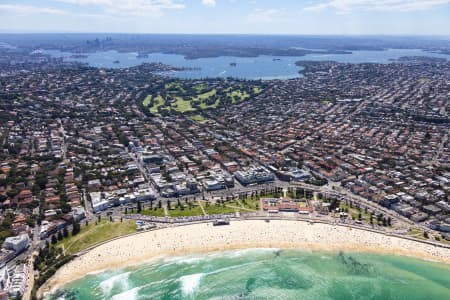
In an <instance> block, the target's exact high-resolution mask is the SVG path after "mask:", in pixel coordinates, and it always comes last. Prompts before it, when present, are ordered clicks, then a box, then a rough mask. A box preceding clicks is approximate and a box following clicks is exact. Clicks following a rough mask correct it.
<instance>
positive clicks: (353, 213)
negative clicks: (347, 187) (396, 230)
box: [339, 202, 377, 224]
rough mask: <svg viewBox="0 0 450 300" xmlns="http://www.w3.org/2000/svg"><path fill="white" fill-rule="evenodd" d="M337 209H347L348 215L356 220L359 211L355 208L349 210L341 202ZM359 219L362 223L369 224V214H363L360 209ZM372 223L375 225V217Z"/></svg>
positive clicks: (347, 206) (348, 207) (362, 210)
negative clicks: (360, 218)
mask: <svg viewBox="0 0 450 300" xmlns="http://www.w3.org/2000/svg"><path fill="white" fill-rule="evenodd" d="M339 207H340V208H343V209H345V208H347V209H348V214H349V215H350V216H352V218H353V219H355V220H358V215H359V211H358V210H357V209H356V208H355V207H352V208H350V206H349V205H347V204H345V202H341V203H340V205H339ZM361 217H362V221H364V222H366V223H369V222H370V214H366V213H365V212H364V209H361ZM373 223H374V224H376V223H377V217H376V215H374V216H373Z"/></svg>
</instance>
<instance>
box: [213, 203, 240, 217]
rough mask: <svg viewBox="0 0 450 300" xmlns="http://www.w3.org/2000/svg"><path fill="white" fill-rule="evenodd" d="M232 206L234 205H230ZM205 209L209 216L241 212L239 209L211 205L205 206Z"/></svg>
mask: <svg viewBox="0 0 450 300" xmlns="http://www.w3.org/2000/svg"><path fill="white" fill-rule="evenodd" d="M225 205H226V204H225ZM230 205H232V204H230ZM233 206H234V205H233ZM236 206H239V205H238V204H236ZM204 209H205V212H206V213H207V214H208V215H219V214H229V213H234V212H236V211H240V209H238V208H234V207H227V206H225V207H222V205H220V206H216V205H215V204H210V205H209V206H206V205H204Z"/></svg>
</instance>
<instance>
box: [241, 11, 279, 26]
mask: <svg viewBox="0 0 450 300" xmlns="http://www.w3.org/2000/svg"><path fill="white" fill-rule="evenodd" d="M280 13H281V11H280V10H279V9H260V8H257V9H255V10H254V11H253V12H251V13H250V14H249V15H248V16H247V20H248V21H249V22H253V23H270V22H272V21H273V20H274V19H275V18H276V17H278V16H279V15H280Z"/></svg>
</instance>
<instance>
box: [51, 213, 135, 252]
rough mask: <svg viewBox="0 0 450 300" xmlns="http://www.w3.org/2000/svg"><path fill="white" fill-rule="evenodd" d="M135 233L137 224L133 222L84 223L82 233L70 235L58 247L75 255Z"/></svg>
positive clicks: (104, 221)
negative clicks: (107, 241)
mask: <svg viewBox="0 0 450 300" xmlns="http://www.w3.org/2000/svg"><path fill="white" fill-rule="evenodd" d="M133 232H136V224H135V222H134V221H132V220H123V222H122V223H121V222H120V221H115V222H112V223H111V222H109V220H102V221H101V222H100V223H99V224H97V225H95V222H94V221H92V222H91V223H90V224H89V225H88V226H86V225H84V222H82V225H81V231H80V233H78V234H77V235H75V236H71V235H69V237H67V238H65V239H63V240H62V241H60V242H58V244H57V245H56V246H57V247H62V246H64V250H65V252H66V254H74V253H77V252H78V251H81V250H83V249H86V248H88V247H90V246H93V245H95V244H98V243H100V242H103V241H106V240H109V239H112V238H115V237H118V236H122V235H126V234H129V233H133Z"/></svg>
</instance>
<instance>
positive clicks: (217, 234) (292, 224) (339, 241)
mask: <svg viewBox="0 0 450 300" xmlns="http://www.w3.org/2000/svg"><path fill="white" fill-rule="evenodd" d="M244 248H283V249H304V250H322V251H328V250H329V251H341V250H342V251H357V252H374V253H382V254H394V255H403V256H414V257H418V258H423V259H428V260H434V261H439V262H443V263H447V264H450V248H444V247H438V246H434V245H430V244H426V243H421V242H417V241H412V240H408V239H402V238H399V237H393V236H388V235H384V234H381V233H375V232H370V231H365V230H362V229H354V228H348V227H344V226H338V225H336V226H334V225H328V224H321V223H315V224H309V223H308V222H304V221H287V220H272V221H270V222H265V221H263V220H246V221H232V222H231V224H230V225H227V226H213V225H212V224H211V223H200V224H192V225H186V226H177V227H170V228H164V229H159V230H154V231H148V232H144V233H141V234H136V235H132V236H128V237H124V238H120V239H117V240H114V241H111V242H108V243H105V244H103V245H100V246H98V247H96V248H94V249H92V250H90V251H89V252H87V253H85V254H83V255H81V256H79V257H77V258H75V259H74V260H73V261H71V262H69V263H68V264H66V265H64V266H63V267H61V269H59V270H58V271H57V272H56V274H55V275H54V276H53V277H52V278H50V280H49V281H47V282H46V283H45V284H44V286H42V288H41V289H40V291H39V293H38V294H40V295H42V293H44V294H45V293H47V292H49V291H53V290H55V289H57V288H59V287H61V286H62V285H64V284H66V283H68V282H70V281H73V280H76V279H80V278H82V277H84V276H85V275H86V274H89V273H94V272H99V271H101V270H106V269H116V268H121V267H126V266H132V265H136V264H141V263H143V262H147V261H149V260H151V259H155V258H159V257H163V256H167V255H179V254H187V253H198V252H205V251H208V252H209V251H220V250H229V249H244Z"/></svg>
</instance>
